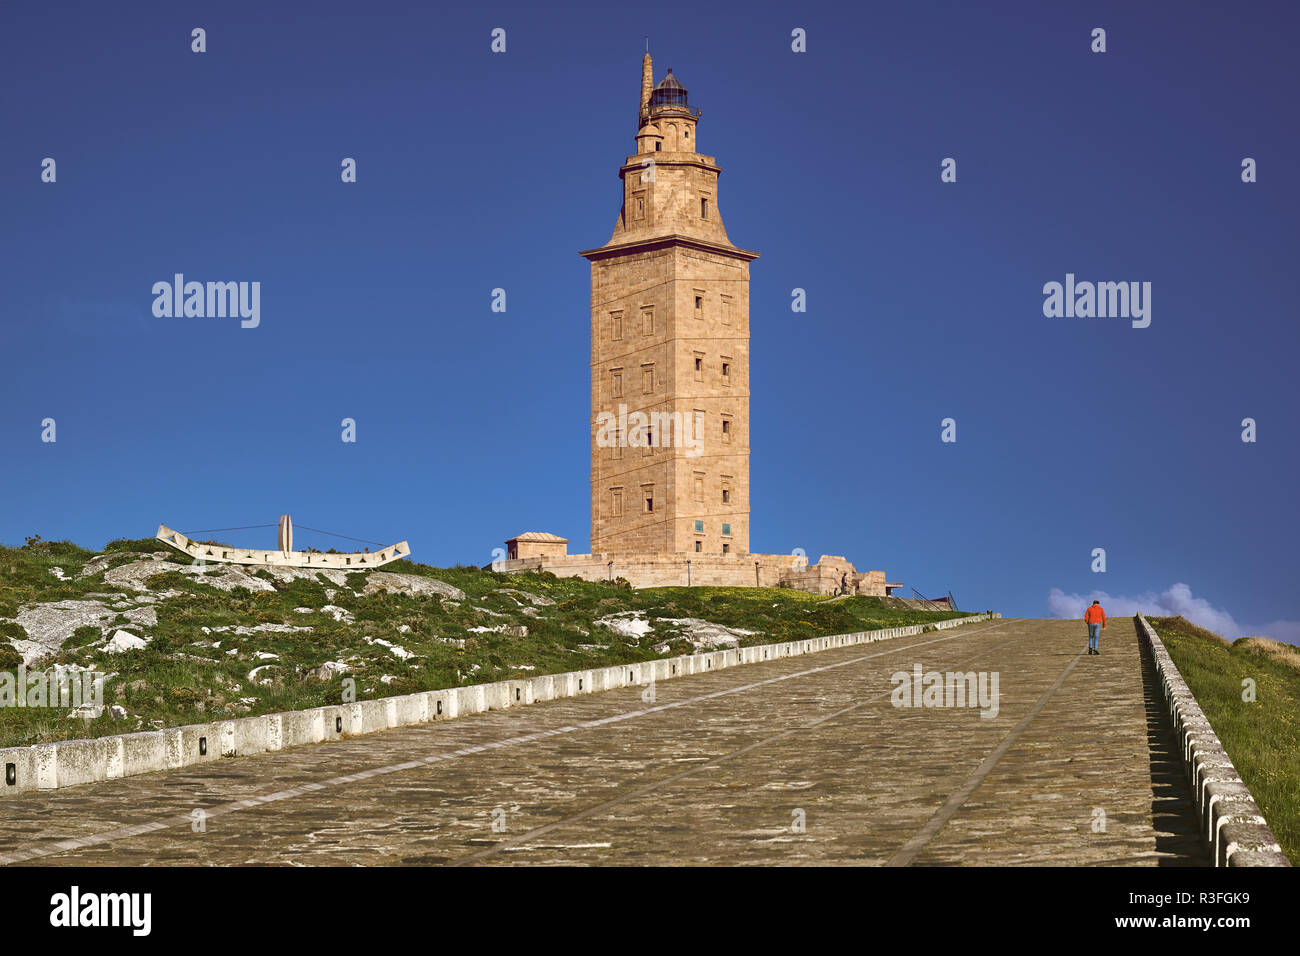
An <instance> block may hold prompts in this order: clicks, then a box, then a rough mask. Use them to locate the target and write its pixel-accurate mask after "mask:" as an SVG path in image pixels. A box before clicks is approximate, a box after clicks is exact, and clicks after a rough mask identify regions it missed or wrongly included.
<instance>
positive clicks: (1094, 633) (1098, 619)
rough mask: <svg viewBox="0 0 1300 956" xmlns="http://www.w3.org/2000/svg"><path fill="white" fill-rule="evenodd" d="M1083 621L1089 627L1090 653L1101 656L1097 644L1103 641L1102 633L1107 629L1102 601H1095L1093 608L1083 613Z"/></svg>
mask: <svg viewBox="0 0 1300 956" xmlns="http://www.w3.org/2000/svg"><path fill="white" fill-rule="evenodd" d="M1083 620H1084V622H1085V623H1086V624H1087V625H1088V653H1089V654H1100V653H1101V649H1100V648H1098V646H1097V644H1098V643H1099V642H1100V641H1101V632H1102V631H1103V630H1105V628H1106V612H1105V610H1103V609H1102V606H1101V602H1100V601H1093V602H1092V606H1091V607H1089V608H1088V610H1086V611H1084V612H1083Z"/></svg>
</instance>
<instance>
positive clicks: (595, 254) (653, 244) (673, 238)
mask: <svg viewBox="0 0 1300 956" xmlns="http://www.w3.org/2000/svg"><path fill="white" fill-rule="evenodd" d="M669 246H686V247H687V248H689V249H700V250H703V251H705V252H716V253H717V254H718V255H723V256H730V257H731V258H733V259H740V260H742V261H744V262H753V261H754V260H755V259H757V258H758V256H759V254H758V253H757V252H751V251H749V250H748V249H739V248H737V247H736V246H732V245H723V244H722V243H718V242H709V241H708V240H707V239H697V238H696V237H694V236H684V235H682V234H680V233H672V234H671V235H667V236H649V237H647V238H645V239H633V240H630V241H628V242H619V243H613V244H611V245H607V246H600V247H599V248H597V249H587V250H585V251H583V252H580V253H578V255H580V256H582V257H583V258H584V259H588V260H590V261H591V262H596V261H597V260H600V259H608V258H609V257H611V256H621V255H627V254H628V253H633V252H650V251H652V250H654V249H662V248H667V247H669Z"/></svg>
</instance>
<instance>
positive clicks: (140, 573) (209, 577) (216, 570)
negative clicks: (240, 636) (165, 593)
mask: <svg viewBox="0 0 1300 956" xmlns="http://www.w3.org/2000/svg"><path fill="white" fill-rule="evenodd" d="M164 571H176V572H178V573H180V574H184V575H186V576H187V577H191V578H193V579H195V580H196V581H201V582H202V583H204V584H210V585H212V586H213V587H214V588H219V589H221V590H222V591H233V590H234V589H235V588H247V589H248V590H250V591H274V590H275V585H273V584H270V583H269V582H267V581H263V580H262V579H261V578H257V577H254V576H253V575H252V574H250V573H248V572H247V571H245V570H244V569H243V568H241V567H240V566H239V565H235V564H208V565H200V564H176V563H174V562H172V561H132V562H131V563H130V564H124V565H122V566H121V567H117V568H113V569H112V570H111V571H106V572H105V573H104V583H105V584H112V585H114V586H116V587H120V588H129V589H131V590H133V591H148V590H150V588H149V585H148V584H146V583H145V582H146V581H148V580H149V578H151V577H153V576H154V575H155V574H162V573H163V572H164Z"/></svg>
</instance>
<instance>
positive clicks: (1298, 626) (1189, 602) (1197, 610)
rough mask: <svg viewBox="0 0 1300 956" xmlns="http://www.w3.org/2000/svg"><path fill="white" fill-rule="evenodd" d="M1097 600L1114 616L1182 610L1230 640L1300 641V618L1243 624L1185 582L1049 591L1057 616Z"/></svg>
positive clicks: (1076, 612) (1077, 613) (1074, 614)
mask: <svg viewBox="0 0 1300 956" xmlns="http://www.w3.org/2000/svg"><path fill="white" fill-rule="evenodd" d="M1093 601H1100V602H1101V604H1102V607H1104V608H1105V609H1106V613H1107V614H1108V615H1109V616H1111V617H1132V616H1133V615H1134V614H1137V613H1138V612H1139V611H1141V612H1142V613H1143V614H1150V615H1155V616H1157V617H1174V616H1176V615H1180V614H1181V615H1182V616H1183V617H1185V618H1187V620H1189V621H1191V622H1192V623H1193V624H1199V625H1200V626H1201V627H1204V628H1207V629H1209V630H1211V631H1214V633H1216V634H1221V635H1223V636H1224V637H1226V638H1228V640H1235V639H1237V638H1238V637H1248V636H1252V635H1263V636H1265V637H1271V638H1273V639H1274V640H1278V641H1285V642H1287V643H1288V644H1300V621H1273V622H1272V623H1269V624H1264V625H1262V626H1259V627H1256V626H1253V625H1252V626H1247V625H1241V624H1238V623H1237V621H1236V619H1235V618H1233V616H1232V615H1231V614H1230V613H1229V612H1228V611H1227V610H1225V609H1224V608H1218V607H1215V606H1214V605H1212V604H1211V603H1210V602H1209V601H1207V600H1206V599H1205V598H1200V597H1196V596H1195V595H1194V594H1192V589H1191V588H1189V587H1188V586H1187V585H1186V584H1182V583H1179V584H1175V585H1174V586H1173V587H1171V588H1170V589H1169V590H1167V591H1162V592H1161V593H1159V594H1157V593H1156V592H1155V591H1147V592H1145V593H1143V594H1138V595H1134V596H1132V597H1128V596H1125V595H1111V594H1107V593H1106V592H1105V591H1092V592H1090V593H1088V594H1066V593H1065V592H1064V591H1062V590H1061V589H1060V588H1052V590H1051V591H1049V592H1048V594H1047V613H1048V614H1049V615H1051V616H1052V617H1055V618H1066V619H1068V618H1082V617H1083V612H1084V610H1085V609H1086V608H1087V607H1088V605H1089V604H1091V603H1092V602H1093Z"/></svg>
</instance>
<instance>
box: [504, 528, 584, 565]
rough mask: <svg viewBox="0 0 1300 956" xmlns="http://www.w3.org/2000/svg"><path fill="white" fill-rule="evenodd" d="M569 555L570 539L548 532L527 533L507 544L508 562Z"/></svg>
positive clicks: (510, 540)
mask: <svg viewBox="0 0 1300 956" xmlns="http://www.w3.org/2000/svg"><path fill="white" fill-rule="evenodd" d="M568 553H569V539H568V538H561V537H560V536H559V535H558V534H549V533H548V532H546V531H525V532H524V533H523V534H521V535H518V536H517V537H514V538H511V539H509V540H508V541H507V542H506V560H508V561H517V560H519V559H520V558H563V557H565V556H566V555H567V554H568Z"/></svg>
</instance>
